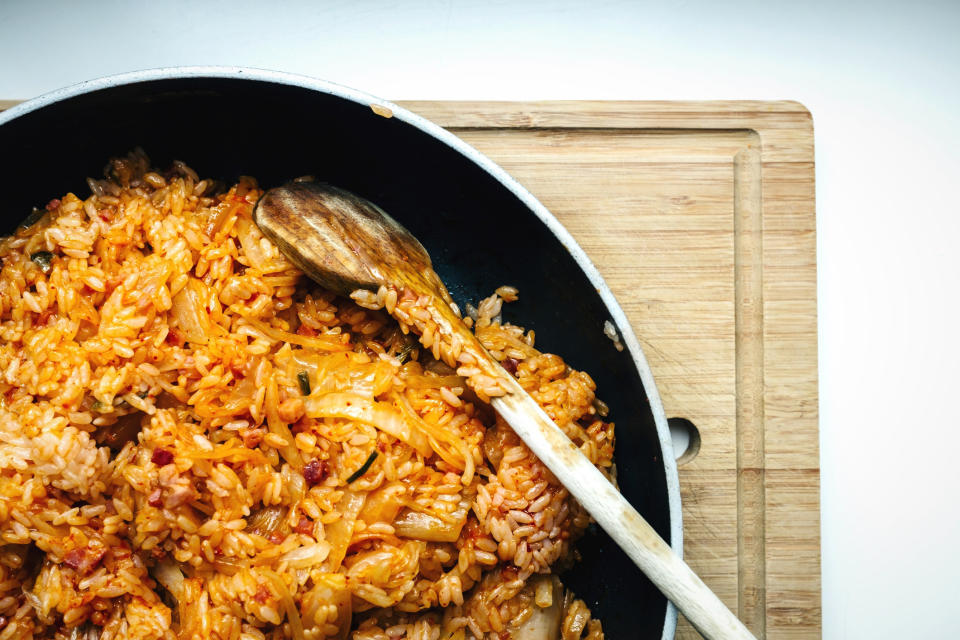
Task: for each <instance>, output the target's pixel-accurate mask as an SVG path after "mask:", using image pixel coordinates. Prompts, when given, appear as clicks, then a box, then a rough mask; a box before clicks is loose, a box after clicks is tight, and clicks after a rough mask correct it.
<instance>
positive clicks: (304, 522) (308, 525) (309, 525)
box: [293, 518, 313, 536]
mask: <svg viewBox="0 0 960 640" xmlns="http://www.w3.org/2000/svg"><path fill="white" fill-rule="evenodd" d="M293 530H294V531H296V532H297V533H302V534H303V535H306V536H309V535H313V522H312V521H310V520H308V519H307V518H301V519H300V522H298V523H297V526H295V527H294V528H293Z"/></svg>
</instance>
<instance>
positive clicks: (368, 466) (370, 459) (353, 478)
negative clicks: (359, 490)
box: [347, 451, 377, 484]
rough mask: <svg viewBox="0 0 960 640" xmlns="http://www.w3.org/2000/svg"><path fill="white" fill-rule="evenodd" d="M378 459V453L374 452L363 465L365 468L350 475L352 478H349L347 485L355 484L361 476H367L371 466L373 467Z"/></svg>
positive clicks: (362, 467)
mask: <svg viewBox="0 0 960 640" xmlns="http://www.w3.org/2000/svg"><path fill="white" fill-rule="evenodd" d="M376 459H377V452H376V451H374V452H373V453H371V454H370V457H369V458H367V461H366V462H364V463H363V466H361V467H360V468H359V469H357V470H356V471H354V472H353V473H351V474H350V477H349V478H347V484H350V483H351V482H353V481H354V480H356V479H358V478H359V477H360V476H362V475H363V474H365V473H366V472H367V471H369V469H370V465H372V464H373V461H374V460H376Z"/></svg>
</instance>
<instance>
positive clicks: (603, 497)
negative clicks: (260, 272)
mask: <svg viewBox="0 0 960 640" xmlns="http://www.w3.org/2000/svg"><path fill="white" fill-rule="evenodd" d="M254 220H255V221H256V223H257V225H259V227H260V229H261V230H262V231H263V232H264V234H266V235H267V237H269V238H270V239H271V240H273V242H274V243H276V245H277V246H278V247H279V248H280V250H281V251H282V252H283V253H284V255H286V256H287V257H288V258H289V259H290V260H291V261H292V262H293V263H294V264H296V265H297V266H298V267H299V268H300V269H302V270H303V271H304V272H305V273H307V274H308V275H309V276H310V277H311V278H313V279H314V280H316V281H317V282H319V283H320V284H322V285H323V286H325V287H327V288H329V289H331V290H332V291H336V292H338V293H342V294H345V295H351V294H353V295H352V297H353V298H354V299H355V300H357V301H358V302H360V303H361V304H367V305H370V306H377V307H379V306H384V307H386V309H387V311H388V312H389V313H390V314H391V315H393V316H394V317H395V318H396V319H397V320H398V321H399V322H400V323H401V324H402V325H406V326H407V327H409V328H411V329H412V330H413V331H415V332H416V333H418V334H419V335H420V339H421V342H422V343H423V344H424V346H425V347H427V348H430V349H432V350H433V352H434V354H435V355H437V356H438V357H441V358H442V359H444V360H445V361H446V362H447V364H449V365H451V366H457V367H459V369H458V373H460V374H461V375H465V376H467V381H468V383H469V384H470V386H471V388H473V389H474V391H475V392H476V393H477V394H478V395H479V396H480V397H481V398H484V399H486V398H489V399H490V402H491V404H492V405H493V408H494V409H496V411H497V412H498V413H499V414H500V415H501V416H502V417H503V418H504V420H506V421H507V423H508V424H509V425H510V426H511V427H512V428H513V430H514V431H515V432H516V434H517V435H518V436H519V437H520V438H521V439H523V441H524V442H525V443H526V444H527V446H528V447H530V449H531V451H533V453H534V454H536V456H537V457H538V458H539V459H540V460H541V461H542V462H543V463H544V464H545V465H546V466H547V467H548V468H549V469H550V471H552V472H553V474H554V475H555V476H556V477H557V479H558V480H559V481H560V482H562V483H563V485H564V486H565V487H566V488H567V489H568V490H569V491H570V493H571V494H572V495H573V496H574V497H575V498H576V499H577V500H579V501H580V504H582V505H583V506H584V508H586V510H587V511H588V512H589V513H590V515H592V516H593V518H594V519H595V520H596V521H597V522H598V523H599V524H600V526H601V527H603V528H604V529H605V530H606V532H607V533H608V534H609V535H610V537H611V538H613V539H614V540H615V541H616V542H617V544H618V545H620V547H621V548H622V549H623V550H624V551H625V552H626V553H627V555H629V556H630V558H631V559H632V560H633V561H634V562H635V563H636V564H637V566H638V567H640V569H641V570H642V571H643V572H644V573H645V574H646V575H647V577H648V578H649V579H650V580H651V581H652V582H653V583H654V584H655V585H656V586H657V587H658V588H659V589H660V590H661V591H662V592H663V593H664V595H666V596H667V598H669V599H670V600H671V601H672V602H673V603H674V604H675V605H676V606H677V608H678V609H679V610H680V611H681V612H682V613H683V615H684V616H686V618H687V620H689V621H690V622H691V623H692V624H693V626H695V627H696V628H697V629H698V630H699V631H700V633H702V634H703V635H704V636H705V637H707V638H712V639H716V640H725V639H736V640H744V639H747V638H754V636H753V635H752V634H751V633H750V632H749V631H748V630H747V628H746V627H745V626H744V625H743V623H741V622H740V621H739V620H738V619H737V618H736V617H735V616H734V615H733V614H732V613H731V612H730V610H729V609H727V607H726V606H725V605H724V604H723V603H722V602H721V601H720V599H719V598H717V596H716V595H715V594H714V593H713V592H712V591H710V589H709V588H708V587H707V586H706V585H705V584H704V583H703V581H702V580H700V578H699V577H698V576H697V575H696V574H695V573H694V572H693V571H692V570H691V569H690V567H688V566H687V565H686V563H684V562H683V560H681V559H680V558H679V557H678V556H677V555H676V554H674V553H673V550H671V549H670V547H669V545H667V543H666V542H664V541H663V539H662V538H660V536H659V535H657V532H656V531H654V529H653V527H651V526H650V525H649V524H648V523H647V521H646V520H644V519H643V517H642V516H641V515H640V514H639V513H637V511H636V510H635V509H634V508H633V507H632V506H630V503H629V502H627V500H626V499H625V498H624V497H623V496H622V495H621V494H620V492H619V491H617V490H616V488H615V487H614V486H613V485H612V484H611V483H610V482H609V481H608V480H607V479H606V478H605V477H604V476H603V475H602V474H601V473H600V471H599V470H597V468H596V467H595V466H594V465H593V464H592V463H591V462H590V461H589V460H588V459H587V458H586V456H584V455H583V454H582V453H581V452H580V450H579V449H577V447H576V446H575V445H574V444H573V443H572V442H571V441H570V439H569V438H567V436H566V435H565V434H564V433H563V431H561V430H560V428H559V427H558V426H557V425H556V424H555V423H554V422H553V421H552V420H551V419H550V418H549V417H548V416H547V414H546V413H544V411H543V409H541V408H540V405H538V404H537V402H536V401H535V400H534V399H533V398H531V397H530V395H529V394H528V393H527V392H526V391H524V389H523V388H522V387H521V386H520V384H519V383H518V382H517V380H516V378H514V377H513V376H512V375H510V374H509V373H507V371H505V370H504V369H503V368H502V367H501V366H500V364H499V363H498V362H497V361H496V360H495V359H494V358H493V357H492V356H491V355H490V354H489V353H487V351H486V350H485V349H484V348H483V346H481V345H480V343H479V341H478V340H477V339H476V337H475V336H474V335H473V333H472V332H471V331H470V330H469V329H468V328H467V326H466V325H465V324H464V323H463V321H462V320H461V319H460V317H459V316H458V314H457V312H456V311H454V308H453V305H452V300H451V299H450V295H449V294H448V293H447V289H446V287H445V286H444V285H443V283H442V282H441V281H440V278H439V276H437V274H436V273H435V272H434V271H433V268H432V265H431V262H430V256H429V255H428V254H427V252H426V250H425V249H424V248H423V245H421V244H420V242H419V241H417V239H416V238H415V237H413V235H412V234H411V233H410V232H409V231H407V230H406V229H404V228H403V226H401V225H400V223H398V222H397V221H396V220H394V219H393V218H391V217H390V216H389V215H387V214H386V212H384V211H383V210H382V209H380V208H379V207H377V206H376V205H375V204H373V203H372V202H369V201H367V200H365V199H363V198H361V197H359V196H357V195H355V194H353V193H350V192H348V191H345V190H343V189H339V188H337V187H333V186H330V185H326V184H320V183H316V182H294V183H290V184H287V185H285V186H282V187H278V188H276V189H271V190H270V191H268V192H267V193H265V194H264V196H263V197H262V198H261V199H260V201H259V202H258V203H257V205H256V207H255V209H254ZM358 290H359V291H358ZM754 640H755V639H754Z"/></svg>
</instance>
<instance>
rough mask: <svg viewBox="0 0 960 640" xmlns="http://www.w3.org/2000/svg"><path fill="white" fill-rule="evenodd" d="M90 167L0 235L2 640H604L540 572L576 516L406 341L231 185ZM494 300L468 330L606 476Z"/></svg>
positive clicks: (500, 429)
mask: <svg viewBox="0 0 960 640" xmlns="http://www.w3.org/2000/svg"><path fill="white" fill-rule="evenodd" d="M105 175H106V178H105V179H102V180H89V185H90V189H91V192H92V193H91V195H90V196H89V197H88V198H87V199H85V200H82V199H80V198H79V197H77V196H76V195H74V194H72V193H69V194H67V195H65V196H63V197H62V198H60V199H56V200H52V201H51V202H50V203H49V204H47V206H46V208H45V210H42V211H37V212H35V213H34V215H32V216H31V217H30V218H29V219H27V220H25V221H24V223H23V225H21V227H20V228H19V229H18V230H17V231H16V233H15V234H14V235H13V236H10V237H7V238H4V239H3V240H2V241H0V260H2V272H0V372H2V377H0V394H2V395H0V397H2V400H0V640H7V639H9V638H61V639H63V640H67V639H77V638H84V639H95V638H99V639H100V640H112V639H115V638H143V639H147V638H150V639H154V638H164V639H173V638H181V639H188V638H189V639H192V638H221V639H244V640H255V639H256V640H260V639H264V638H271V639H279V638H295V639H309V640H319V639H322V638H340V639H343V638H353V639H355V640H400V639H403V638H407V639H410V640H414V639H415V640H440V639H444V640H468V639H470V638H475V639H477V640H479V639H487V638H490V639H496V640H507V639H508V638H511V637H513V638H517V639H518V640H521V639H522V640H553V639H554V638H562V639H563V640H576V639H578V638H589V639H591V640H598V639H600V638H602V637H603V632H602V630H601V626H600V623H599V622H598V621H597V620H594V619H591V616H590V612H589V610H588V609H587V607H586V605H585V604H584V603H583V602H582V601H580V600H576V599H575V597H574V596H572V595H571V594H570V593H569V592H568V591H567V590H566V589H565V588H564V587H563V586H562V585H561V584H560V582H559V580H558V579H557V578H556V573H557V571H559V570H560V569H562V568H563V567H564V566H566V564H567V563H569V562H571V561H572V560H573V559H574V556H575V551H574V549H573V548H572V544H573V542H574V541H575V540H576V538H577V537H578V536H579V535H580V534H581V532H582V531H583V529H584V528H585V527H586V526H587V524H588V523H589V516H588V515H587V514H586V512H585V511H584V510H583V509H582V508H581V506H580V505H579V504H578V503H577V502H576V501H575V500H573V499H572V498H571V497H570V495H569V494H568V492H567V491H566V490H565V489H564V487H563V486H562V485H561V484H560V483H559V482H558V481H557V480H556V479H555V478H554V477H553V476H552V475H551V474H550V472H549V471H548V470H547V469H546V468H545V467H544V466H543V465H542V464H541V463H540V462H539V461H538V460H537V459H536V457H534V456H533V454H532V453H531V452H530V451H529V450H528V449H527V447H526V446H525V445H524V444H523V443H522V442H521V441H520V440H519V439H518V438H517V436H516V435H515V434H514V433H513V431H512V430H511V429H510V428H509V427H508V426H507V425H506V424H505V423H504V422H503V421H502V420H501V419H500V418H499V417H498V416H497V415H496V413H495V412H494V411H493V410H492V409H491V408H490V406H489V404H488V403H487V402H485V401H484V400H485V399H486V398H485V396H484V394H483V393H479V394H478V393H477V391H476V390H475V389H472V388H471V387H470V385H468V384H466V382H465V378H464V377H463V376H461V375H458V373H457V370H455V369H453V368H451V367H450V366H448V365H447V364H444V363H443V361H442V358H441V359H438V358H437V357H435V356H436V354H435V353H433V352H432V351H431V350H430V349H427V348H424V347H422V346H421V344H420V343H419V342H418V341H417V338H416V335H415V334H416V327H413V329H414V331H413V332H412V333H410V332H408V331H407V329H408V327H407V326H401V324H399V323H398V322H397V321H395V320H394V319H393V318H391V317H390V315H388V314H387V312H386V311H385V310H378V309H377V308H376V307H379V306H383V305H382V304H380V305H378V304H375V303H376V299H374V300H373V301H372V302H373V304H371V300H366V302H365V303H364V306H360V305H359V304H357V302H354V301H353V300H351V299H349V298H344V297H337V296H335V295H334V294H332V293H330V292H328V291H325V290H323V289H321V288H318V287H317V285H316V284H314V283H313V282H312V281H310V280H308V279H307V278H306V277H305V276H304V275H303V274H302V273H301V272H300V271H298V270H297V268H296V267H294V266H293V265H292V264H291V263H290V262H288V261H287V260H286V259H285V258H284V257H283V255H281V254H280V252H279V251H278V249H277V248H276V247H275V246H274V245H273V244H272V243H271V242H270V241H269V240H267V239H266V238H265V237H264V236H263V235H262V234H261V233H260V231H259V229H258V228H257V226H256V225H255V224H254V222H253V219H252V215H251V212H252V209H253V206H254V204H255V203H256V201H257V199H258V197H259V196H260V195H261V191H260V189H259V188H258V186H257V184H256V182H255V181H254V180H253V179H250V178H242V179H241V180H240V181H239V182H238V183H237V184H235V185H233V186H231V187H229V188H224V187H223V186H222V185H219V184H217V183H215V182H213V181H211V180H206V179H204V180H201V179H200V178H199V177H198V176H197V175H196V173H194V171H193V170H191V169H190V168H189V167H187V166H186V165H184V164H183V163H179V162H177V163H175V164H174V165H173V166H172V167H171V168H170V169H169V170H167V171H165V172H158V171H156V170H152V169H151V168H150V166H149V162H148V160H147V158H146V156H145V155H144V154H143V152H141V151H136V152H134V153H131V154H130V155H129V156H127V157H124V158H118V159H114V160H111V161H110V163H109V164H108V166H107V169H106V171H105ZM369 295H371V296H373V298H377V297H378V295H377V294H372V293H371V294H369ZM516 297H517V291H516V290H515V289H513V288H511V287H501V288H500V289H498V290H497V293H495V294H494V295H492V296H491V297H489V298H487V299H486V300H483V301H482V302H480V303H479V304H478V305H477V307H476V308H473V307H467V308H466V309H465V311H466V313H465V317H464V322H466V323H467V324H468V325H470V326H472V328H473V330H474V331H475V333H476V335H477V336H478V338H479V339H480V341H481V342H482V344H483V345H484V346H485V347H486V348H487V349H488V350H489V351H490V352H491V353H492V354H493V355H494V356H495V357H496V358H497V359H498V360H500V361H501V362H502V364H503V366H504V368H505V369H506V370H507V371H509V372H510V373H511V374H513V375H514V376H515V377H516V378H517V379H518V380H519V381H520V383H521V385H522V386H523V387H524V388H525V389H527V390H528V391H529V392H530V393H531V394H532V395H533V397H534V398H535V399H536V400H537V401H538V402H539V403H540V404H541V405H542V406H543V408H544V409H545V410H546V412H547V414H548V415H550V416H551V418H553V419H554V420H555V421H556V422H557V423H558V424H559V425H561V427H562V428H563V429H564V431H565V432H566V433H567V434H568V435H569V436H570V437H571V439H572V440H573V441H574V443H575V444H576V445H577V446H578V447H579V448H580V449H581V450H582V451H583V452H584V453H585V454H586V455H587V456H588V457H589V458H590V460H591V461H592V462H593V463H594V464H595V465H597V466H598V467H599V468H600V469H601V470H602V471H603V472H604V473H605V474H607V475H608V477H611V479H612V469H613V466H612V456H613V440H614V435H613V424H612V423H610V422H607V421H605V420H604V418H605V416H606V410H605V406H604V405H603V403H602V402H599V401H598V400H596V398H595V395H594V389H595V386H594V383H593V381H592V380H591V378H590V376H589V375H587V374H586V373H584V372H580V371H575V370H572V369H571V368H570V367H568V366H567V365H566V364H565V363H564V361H563V360H562V359H561V358H560V357H559V356H557V355H552V354H546V353H540V352H539V351H537V350H536V349H535V348H534V346H533V345H534V335H533V332H532V331H530V332H525V331H524V330H523V329H522V328H520V327H517V326H512V325H509V324H504V323H502V322H501V320H500V309H501V305H502V304H503V303H504V302H505V301H506V302H509V301H511V300H513V299H515V298H516ZM379 298H380V299H381V300H380V301H381V302H383V298H384V292H383V291H381V292H380V293H379ZM386 298H387V300H386V303H387V305H388V306H391V307H395V305H397V298H396V295H395V294H391V293H390V292H387V294H386ZM361 302H364V301H361ZM401 302H402V301H401ZM408 306H409V305H408ZM368 307H375V308H373V309H371V308H368ZM391 310H392V309H391ZM428 346H429V345H428ZM460 373H463V372H462V371H461V372H460Z"/></svg>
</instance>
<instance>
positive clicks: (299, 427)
mask: <svg viewBox="0 0 960 640" xmlns="http://www.w3.org/2000/svg"><path fill="white" fill-rule="evenodd" d="M310 424H311V421H310V420H308V419H307V418H300V419H299V420H297V421H296V422H294V423H293V424H291V425H290V431H292V432H293V435H297V434H298V433H303V432H304V431H309V430H310Z"/></svg>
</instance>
